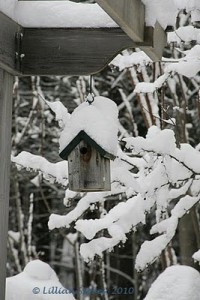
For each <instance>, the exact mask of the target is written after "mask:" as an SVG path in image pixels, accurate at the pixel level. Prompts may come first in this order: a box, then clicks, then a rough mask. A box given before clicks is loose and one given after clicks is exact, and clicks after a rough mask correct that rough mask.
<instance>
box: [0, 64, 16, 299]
mask: <svg viewBox="0 0 200 300" xmlns="http://www.w3.org/2000/svg"><path fill="white" fill-rule="evenodd" d="M12 91H13V76H12V75H10V74H9V73H7V72H6V71H4V70H2V69H0V165H1V172H0V299H2V300H4V299H5V279H6V263H7V236H8V212H9V188H10V152H11V122H12Z"/></svg>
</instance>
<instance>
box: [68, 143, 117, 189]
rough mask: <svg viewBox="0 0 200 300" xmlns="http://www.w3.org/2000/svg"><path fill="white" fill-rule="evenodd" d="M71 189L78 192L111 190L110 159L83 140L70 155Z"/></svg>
mask: <svg viewBox="0 0 200 300" xmlns="http://www.w3.org/2000/svg"><path fill="white" fill-rule="evenodd" d="M68 165H69V189H70V190H72V191H78V192H97V191H110V189H111V183H110V160H109V159H107V158H105V157H103V156H102V155H101V154H100V153H99V152H97V151H96V149H94V148H92V147H91V146H90V145H88V144H87V143H86V142H84V141H81V142H80V143H79V144H78V145H77V146H76V147H75V148H74V150H73V151H72V152H71V153H70V154H69V156H68Z"/></svg>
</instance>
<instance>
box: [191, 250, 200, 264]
mask: <svg viewBox="0 0 200 300" xmlns="http://www.w3.org/2000/svg"><path fill="white" fill-rule="evenodd" d="M192 258H193V259H194V261H198V262H199V263H200V250H198V251H197V252H195V253H194V254H193V255H192Z"/></svg>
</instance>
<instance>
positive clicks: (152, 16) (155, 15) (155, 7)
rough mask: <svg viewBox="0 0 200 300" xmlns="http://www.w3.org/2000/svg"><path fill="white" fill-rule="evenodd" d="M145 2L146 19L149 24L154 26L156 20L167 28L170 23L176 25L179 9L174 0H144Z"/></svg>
mask: <svg viewBox="0 0 200 300" xmlns="http://www.w3.org/2000/svg"><path fill="white" fill-rule="evenodd" d="M142 2H143V3H144V4H145V14H146V16H145V19H146V25H147V26H154V25H155V23H156V21H158V22H159V23H160V25H161V26H162V27H163V28H164V29H166V27H167V26H168V25H170V26H175V23H176V17H177V13H178V9H177V8H176V6H175V4H174V0H142Z"/></svg>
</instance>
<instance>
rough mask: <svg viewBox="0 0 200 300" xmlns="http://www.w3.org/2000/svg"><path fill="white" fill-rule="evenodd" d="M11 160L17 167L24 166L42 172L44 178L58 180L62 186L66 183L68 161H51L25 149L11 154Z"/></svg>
mask: <svg viewBox="0 0 200 300" xmlns="http://www.w3.org/2000/svg"><path fill="white" fill-rule="evenodd" d="M11 161H12V162H13V163H15V164H16V166H17V167H18V169H21V168H26V169H27V170H32V171H36V172H39V173H40V172H42V174H43V176H44V178H45V179H47V180H49V181H53V182H54V181H55V182H58V183H60V184H62V185H63V186H66V185H67V183H68V179H67V176H68V163H67V162H66V161H60V162H57V163H51V162H49V161H48V160H47V159H46V158H44V157H41V156H39V155H34V154H31V153H29V152H26V151H22V152H21V153H20V154H18V155H17V156H11ZM33 183H34V182H33ZM34 184H35V183H34ZM36 184H37V182H36Z"/></svg>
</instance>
